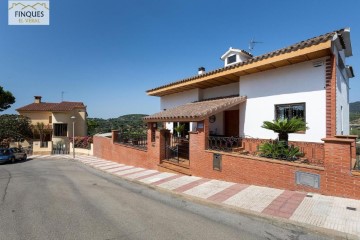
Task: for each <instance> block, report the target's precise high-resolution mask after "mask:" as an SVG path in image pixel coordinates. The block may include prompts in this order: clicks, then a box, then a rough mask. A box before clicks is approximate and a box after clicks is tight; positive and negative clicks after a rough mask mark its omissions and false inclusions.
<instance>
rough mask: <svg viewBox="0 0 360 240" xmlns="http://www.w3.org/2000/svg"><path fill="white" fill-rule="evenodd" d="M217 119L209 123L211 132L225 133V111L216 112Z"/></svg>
mask: <svg viewBox="0 0 360 240" xmlns="http://www.w3.org/2000/svg"><path fill="white" fill-rule="evenodd" d="M215 117H216V121H215V122H213V123H209V131H210V133H211V134H215V135H224V112H220V113H218V114H215Z"/></svg>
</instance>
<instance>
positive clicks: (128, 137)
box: [115, 133, 147, 149]
mask: <svg viewBox="0 0 360 240" xmlns="http://www.w3.org/2000/svg"><path fill="white" fill-rule="evenodd" d="M115 142H116V143H120V144H124V145H127V146H131V147H135V148H140V149H147V135H146V134H124V133H118V135H117V138H116V141H115Z"/></svg>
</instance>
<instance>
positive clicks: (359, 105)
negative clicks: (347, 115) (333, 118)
mask: <svg viewBox="0 0 360 240" xmlns="http://www.w3.org/2000/svg"><path fill="white" fill-rule="evenodd" d="M350 112H352V113H360V101H358V102H353V103H350Z"/></svg>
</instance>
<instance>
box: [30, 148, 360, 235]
mask: <svg viewBox="0 0 360 240" xmlns="http://www.w3.org/2000/svg"><path fill="white" fill-rule="evenodd" d="M30 157H32V158H34V159H39V158H59V155H51V156H35V155H34V156H30ZM60 157H64V158H72V156H70V155H61V156H60ZM76 160H78V161H80V162H82V163H84V164H86V165H89V166H91V167H94V168H96V169H99V170H102V171H105V172H107V173H110V174H113V175H116V176H119V177H121V178H125V179H128V180H132V181H139V182H141V183H143V184H147V185H151V186H156V187H158V188H161V189H165V190H168V191H172V192H175V193H178V194H183V195H186V196H190V197H196V198H200V199H203V200H206V201H210V202H213V203H217V204H221V205H227V206H229V207H233V208H239V209H242V210H245V211H251V212H253V213H255V214H257V215H267V216H272V217H279V218H285V219H288V220H291V221H294V222H299V223H302V224H309V225H313V226H316V227H321V228H325V229H331V230H335V231H340V232H343V233H347V234H351V235H355V236H358V237H359V239H360V200H354V199H347V198H339V197H331V196H324V195H320V194H315V193H303V192H295V191H288V190H280V189H275V188H268V187H260V186H254V185H246V184H239V183H232V182H224V181H219V180H211V179H205V178H200V177H195V176H184V175H178V174H174V173H166V172H159V171H156V170H149V169H144V168H138V167H133V166H127V165H124V164H119V163H116V162H112V161H108V160H103V159H99V158H96V157H93V156H76Z"/></svg>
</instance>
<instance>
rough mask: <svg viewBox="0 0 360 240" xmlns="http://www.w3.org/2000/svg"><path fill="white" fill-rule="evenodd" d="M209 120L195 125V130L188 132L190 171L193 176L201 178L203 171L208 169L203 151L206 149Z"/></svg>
mask: <svg viewBox="0 0 360 240" xmlns="http://www.w3.org/2000/svg"><path fill="white" fill-rule="evenodd" d="M208 136H209V120H208V119H205V120H204V121H200V122H198V123H197V130H196V131H194V132H189V140H190V143H189V148H190V149H189V152H190V156H189V159H190V169H191V172H192V173H193V174H194V175H198V176H201V174H202V173H203V171H204V170H205V169H209V166H208V165H207V164H208V162H207V161H206V159H205V150H206V149H207V147H208Z"/></svg>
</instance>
